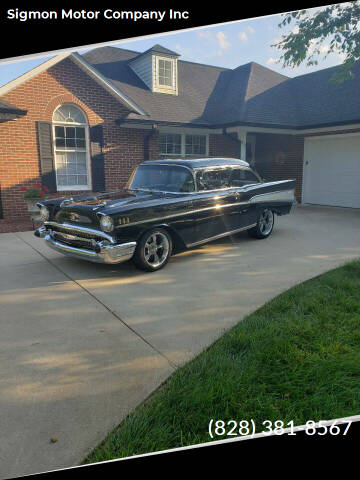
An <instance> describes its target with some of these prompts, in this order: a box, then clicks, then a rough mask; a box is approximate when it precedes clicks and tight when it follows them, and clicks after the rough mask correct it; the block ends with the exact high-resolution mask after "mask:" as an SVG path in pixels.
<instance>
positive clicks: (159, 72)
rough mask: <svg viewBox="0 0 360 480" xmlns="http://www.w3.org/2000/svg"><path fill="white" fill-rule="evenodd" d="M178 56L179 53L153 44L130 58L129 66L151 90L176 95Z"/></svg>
mask: <svg viewBox="0 0 360 480" xmlns="http://www.w3.org/2000/svg"><path fill="white" fill-rule="evenodd" d="M178 57H179V54H177V53H175V52H172V51H171V50H168V49H167V48H164V47H162V46H161V45H154V46H153V47H152V48H150V49H149V50H146V52H144V53H141V54H139V55H138V56H137V57H136V58H134V59H133V60H131V62H130V68H132V70H133V71H134V72H135V73H136V75H137V76H138V77H139V78H141V80H142V81H143V82H144V83H145V85H146V86H147V87H148V88H149V89H150V90H151V91H152V92H156V93H167V94H170V95H177V94H178Z"/></svg>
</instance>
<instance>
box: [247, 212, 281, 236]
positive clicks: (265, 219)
mask: <svg viewBox="0 0 360 480" xmlns="http://www.w3.org/2000/svg"><path fill="white" fill-rule="evenodd" d="M273 228H274V212H273V211H272V210H269V209H264V210H262V211H261V213H260V215H259V217H258V220H257V223H256V226H255V227H253V228H250V230H248V231H247V232H248V234H249V235H250V237H253V238H259V239H262V238H267V237H268V236H269V235H270V234H271V232H272V231H273Z"/></svg>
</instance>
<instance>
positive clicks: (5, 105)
mask: <svg viewBox="0 0 360 480" xmlns="http://www.w3.org/2000/svg"><path fill="white" fill-rule="evenodd" d="M23 115H26V110H22V109H21V108H18V107H15V106H14V105H12V104H11V103H9V102H6V101H5V100H1V99H0V122H7V121H9V120H15V119H16V118H18V117H21V116H23Z"/></svg>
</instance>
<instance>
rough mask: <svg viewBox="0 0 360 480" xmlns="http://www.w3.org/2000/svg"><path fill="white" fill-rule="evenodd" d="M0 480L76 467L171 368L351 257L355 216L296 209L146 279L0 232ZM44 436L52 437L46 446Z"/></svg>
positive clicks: (358, 224) (358, 251)
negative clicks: (259, 234) (260, 232)
mask: <svg viewBox="0 0 360 480" xmlns="http://www.w3.org/2000/svg"><path fill="white" fill-rule="evenodd" d="M0 252H1V254H0V269H1V275H0V332H1V334H0V472H1V474H0V476H1V477H2V478H6V477H10V476H16V475H21V474H30V473H34V472H39V471H44V470H49V469H56V468H61V467H68V466H73V465H77V464H79V463H80V462H81V460H82V459H83V458H84V456H85V455H86V454H87V453H88V452H89V450H91V448H92V447H94V446H95V445H96V444H97V443H98V442H99V441H101V440H102V439H103V437H104V436H105V435H106V433H107V432H108V430H109V429H111V428H112V427H114V426H116V425H117V424H118V423H119V422H120V421H121V420H122V419H123V418H124V417H125V416H126V415H127V414H128V413H129V412H130V411H131V410H132V409H133V408H134V407H135V406H136V405H137V404H139V403H140V402H141V401H142V400H144V399H145V398H146V397H147V396H148V395H149V394H150V393H151V392H152V391H153V390H154V389H155V388H156V387H157V386H159V385H160V384H161V383H162V382H163V381H164V380H165V379H166V378H167V377H168V376H169V375H170V374H171V373H172V372H173V371H174V369H175V368H176V367H177V366H179V365H181V364H183V363H184V362H186V361H187V360H189V359H190V358H192V357H193V356H195V355H196V354H198V353H199V352H200V351H201V350H202V349H204V347H206V346H208V345H209V344H210V343H212V342H213V340H214V339H216V338H217V337H219V336H220V335H221V334H222V332H223V330H224V329H228V328H230V327H231V326H233V325H234V324H235V323H237V322H238V321H239V320H241V319H242V318H244V316H246V315H247V314H248V313H250V312H252V311H254V310H255V309H257V308H258V307H259V306H261V305H262V304H263V303H264V302H266V301H267V300H269V299H271V298H272V297H274V296H275V295H277V294H279V293H280V292H282V291H283V290H286V289H288V288H289V287H291V286H292V285H294V284H296V283H299V282H302V281H304V280H306V279H309V278H311V277H313V276H316V275H318V274H320V273H322V272H325V271H326V270H329V269H331V268H334V267H336V266H338V265H341V264H343V263H345V262H346V261H348V260H350V259H353V258H356V257H358V256H360V210H352V209H341V208H326V207H310V206H301V207H296V208H295V209H294V211H293V213H292V214H291V215H288V216H285V217H280V218H277V219H276V226H275V229H274V232H273V234H272V235H271V237H270V238H268V239H267V240H262V241H260V240H254V239H250V238H249V237H248V236H247V234H246V233H245V234H240V235H238V236H236V237H235V238H232V239H225V240H221V241H217V242H214V243H212V244H209V245H206V246H203V247H200V248H197V249H195V250H192V251H188V252H185V253H183V254H181V255H178V256H175V257H173V258H172V260H171V261H170V263H169V264H168V266H167V267H166V268H165V269H164V270H161V271H159V272H157V273H154V274H145V273H142V272H139V271H138V270H136V269H135V268H134V267H133V266H132V264H123V265H119V266H115V267H114V266H102V265H95V264H91V263H86V262H81V261H77V260H74V259H68V258H65V257H63V256H61V255H59V254H57V253H56V252H53V251H52V250H50V249H48V248H47V247H46V246H45V245H44V242H43V241H41V240H39V239H37V238H35V237H34V236H33V234H32V232H23V233H16V234H2V235H0ZM51 439H53V440H56V441H54V442H52V441H51Z"/></svg>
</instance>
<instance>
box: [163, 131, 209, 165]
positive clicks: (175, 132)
mask: <svg viewBox="0 0 360 480" xmlns="http://www.w3.org/2000/svg"><path fill="white" fill-rule="evenodd" d="M159 135H181V153H180V158H190V157H194V155H186V153H185V137H186V135H195V136H204V137H205V139H206V146H205V153H204V154H203V155H201V154H200V155H199V157H201V158H206V157H208V156H209V134H208V133H202V132H201V133H198V132H193V131H187V132H183V131H182V132H179V131H174V130H168V131H167V130H164V131H162V130H160V131H159ZM159 155H160V152H159ZM161 157H162V158H164V159H168V160H171V159H175V158H179V157H178V156H177V155H176V154H169V155H166V154H165V155H164V154H161Z"/></svg>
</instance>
